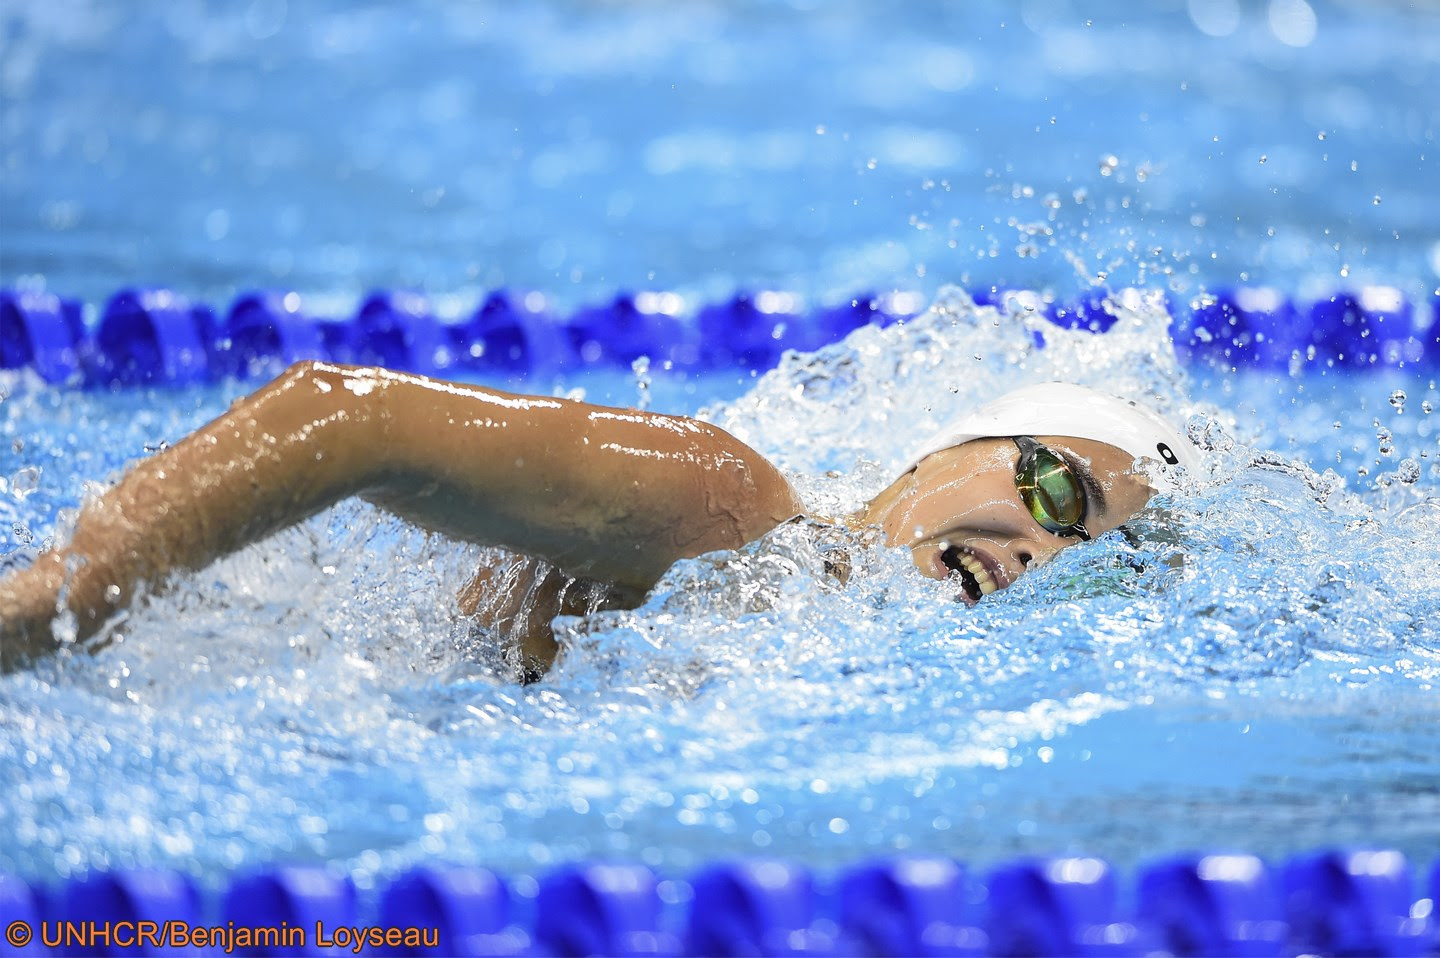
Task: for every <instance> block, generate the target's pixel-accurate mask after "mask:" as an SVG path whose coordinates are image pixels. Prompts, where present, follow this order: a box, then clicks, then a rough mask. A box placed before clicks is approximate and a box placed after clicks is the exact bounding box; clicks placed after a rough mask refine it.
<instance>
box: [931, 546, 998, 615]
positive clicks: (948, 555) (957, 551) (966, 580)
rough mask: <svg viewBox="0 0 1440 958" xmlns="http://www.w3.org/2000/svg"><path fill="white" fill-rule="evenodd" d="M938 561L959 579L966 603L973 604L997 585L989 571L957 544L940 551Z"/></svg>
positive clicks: (992, 590)
mask: <svg viewBox="0 0 1440 958" xmlns="http://www.w3.org/2000/svg"><path fill="white" fill-rule="evenodd" d="M940 561H941V562H943V563H944V564H945V568H947V569H949V570H950V572H951V574H952V575H954V576H957V577H958V578H959V580H960V588H961V589H962V590H963V592H962V598H963V599H964V600H965V602H966V604H967V605H974V604H975V603H976V602H979V601H980V599H981V597H983V596H987V595H989V594H990V593H992V592H994V591H995V590H996V589H997V588H998V586H997V585H996V584H995V579H994V577H993V576H991V575H990V571H989V570H988V569H986V568H985V566H984V565H983V564H982V563H981V562H980V560H979V559H977V558H975V557H974V556H973V555H971V554H970V553H968V552H966V551H965V550H964V549H962V548H960V547H959V546H951V547H950V548H948V549H946V550H945V551H944V552H942V553H940Z"/></svg>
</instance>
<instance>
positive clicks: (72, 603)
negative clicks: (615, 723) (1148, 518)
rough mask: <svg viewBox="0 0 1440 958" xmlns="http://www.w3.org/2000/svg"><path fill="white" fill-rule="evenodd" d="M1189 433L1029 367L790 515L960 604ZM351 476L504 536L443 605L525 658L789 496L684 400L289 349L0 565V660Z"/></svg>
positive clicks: (552, 647) (387, 503)
mask: <svg viewBox="0 0 1440 958" xmlns="http://www.w3.org/2000/svg"><path fill="white" fill-rule="evenodd" d="M1197 456H1198V452H1197V451H1196V449H1195V447H1194V446H1192V445H1190V444H1189V443H1188V442H1186V441H1185V440H1184V439H1183V438H1182V437H1181V436H1180V435H1179V434H1178V433H1176V432H1175V431H1174V429H1173V428H1171V427H1170V426H1169V425H1168V424H1167V423H1165V421H1164V420H1162V419H1161V418H1160V417H1159V416H1157V415H1155V414H1154V413H1152V412H1150V411H1149V410H1147V409H1145V408H1143V407H1141V406H1138V405H1136V404H1135V403H1133V402H1127V401H1124V400H1120V399H1116V398H1114V397H1112V396H1107V395H1105V394H1103V393H1099V392H1096V391H1094V390H1090V389H1086V388H1084V387H1080V386H1073V385H1067V384H1060V383H1049V384H1043V385H1040V386H1032V387H1028V388H1026V389H1020V390H1017V391H1015V392H1012V393H1009V394H1007V395H1005V396H1003V397H1001V398H1000V399H998V400H996V401H994V402H992V403H989V404H987V405H985V406H983V407H981V408H980V409H979V410H977V411H975V412H973V413H970V414H966V415H962V416H960V417H959V418H958V419H956V420H955V421H954V422H952V423H950V424H949V425H948V426H947V427H945V428H944V429H943V430H941V432H940V433H938V434H937V435H936V436H934V437H932V438H931V439H930V440H929V441H928V442H926V443H925V444H924V445H923V446H921V448H920V449H918V450H917V451H916V453H915V455H914V457H913V459H912V461H911V463H910V465H909V466H908V468H907V469H906V470H905V471H904V473H903V474H902V475H900V477H899V478H897V479H896V480H895V481H894V482H893V483H891V484H890V486H888V487H887V488H886V489H884V490H883V491H882V492H880V494H879V495H877V496H876V497H875V498H873V499H872V500H870V501H869V502H868V503H866V504H865V505H864V506H863V507H862V508H861V509H860V510H858V511H857V512H856V513H854V514H853V515H850V516H847V517H844V518H843V519H839V520H830V519H819V517H812V518H815V519H817V520H818V521H824V522H837V523H843V524H845V525H848V526H851V527H854V528H861V527H872V526H873V527H879V528H880V529H881V530H882V531H883V534H884V540H885V542H886V544H887V545H890V546H893V547H896V548H904V549H909V550H910V553H911V555H912V557H913V559H914V562H915V565H916V567H918V569H919V570H920V572H921V573H922V574H924V575H926V576H929V577H931V578H934V579H953V580H954V581H955V583H956V585H957V587H958V590H959V591H958V597H959V598H960V599H961V600H963V601H965V602H967V603H970V604H974V603H975V602H977V601H979V600H980V599H981V598H983V597H984V596H985V595H987V594H990V593H992V592H995V591H996V590H999V589H1004V588H1006V587H1007V586H1009V585H1010V584H1011V583H1012V582H1014V581H1015V579H1016V578H1017V577H1018V576H1020V575H1021V574H1022V573H1024V572H1025V570H1027V569H1029V568H1031V567H1033V566H1036V565H1039V564H1041V563H1044V562H1045V561H1046V560H1048V559H1049V558H1050V557H1051V556H1053V555H1054V554H1055V553H1057V552H1058V551H1060V550H1061V549H1064V548H1066V547H1067V546H1070V545H1074V544H1075V543H1077V542H1081V541H1084V540H1087V539H1092V538H1094V537H1096V536H1099V535H1102V534H1103V533H1105V532H1108V531H1110V530H1112V529H1115V528H1117V527H1118V526H1120V525H1121V524H1122V523H1124V522H1125V521H1127V520H1128V519H1130V518H1132V517H1133V516H1134V515H1135V514H1137V513H1138V512H1139V511H1140V510H1141V509H1142V508H1144V506H1145V504H1146V502H1147V501H1148V500H1149V498H1150V496H1151V494H1152V493H1153V492H1154V491H1155V490H1156V488H1157V487H1161V488H1163V487H1165V486H1166V484H1167V483H1168V482H1169V481H1170V480H1169V478H1168V472H1167V471H1165V470H1164V469H1161V470H1159V471H1155V470H1145V471H1142V470H1138V469H1137V468H1136V463H1137V460H1147V459H1148V460H1152V461H1153V462H1154V463H1156V464H1159V465H1162V466H1164V465H1177V464H1178V465H1181V466H1189V467H1193V466H1194V465H1195V464H1196V457H1197ZM1147 477H1148V481H1147ZM350 496H359V497H360V498H362V499H364V500H366V501H368V502H370V503H373V504H374V505H376V506H378V507H380V508H382V509H385V510H387V511H389V512H391V513H394V514H395V515H397V516H400V517H401V518H403V519H405V520H407V521H410V522H413V523H415V524H416V525H418V526H420V527H422V528H424V529H427V530H432V531H435V532H440V533H443V534H445V535H447V536H451V537H454V538H456V539H460V540H463V541H467V542H473V543H480V544H483V545H487V546H498V547H501V548H503V549H505V550H508V551H509V552H512V553H515V554H516V555H518V556H521V557H525V559H524V562H525V563H527V564H526V565H525V566H524V568H523V570H522V574H520V575H514V574H507V575H503V576H502V575H499V574H497V570H496V569H494V568H482V569H480V570H479V572H478V573H477V574H476V576H475V577H474V579H473V580H472V581H471V582H470V583H469V584H468V585H467V586H466V587H465V588H464V590H462V592H461V595H460V597H459V609H460V611H461V612H462V613H464V614H466V615H470V616H477V617H480V618H488V619H489V620H491V624H498V623H500V622H501V621H502V620H503V621H504V623H505V626H506V628H505V631H506V634H507V635H508V636H509V637H510V641H512V642H513V643H514V644H515V645H516V647H517V649H518V654H519V658H520V660H521V661H522V662H523V663H524V665H523V671H524V673H525V675H527V676H528V677H535V676H538V675H540V674H543V672H544V670H545V669H546V668H548V666H549V665H550V664H551V662H552V661H553V660H554V658H555V655H556V651H557V649H556V644H555V641H554V637H553V633H552V631H551V620H552V619H553V618H554V617H555V616H557V615H561V614H577V613H579V612H582V611H584V608H585V603H586V601H587V600H586V598H585V597H586V596H589V597H590V599H589V602H590V606H589V607H591V608H594V607H597V603H596V602H595V601H594V598H593V597H594V596H595V595H597V594H599V595H601V596H602V599H601V601H600V602H599V603H598V606H599V607H604V608H626V607H634V606H636V605H638V604H639V603H640V601H641V600H642V598H643V597H644V595H645V593H646V592H647V591H648V590H649V589H650V588H651V587H652V586H653V585H654V584H655V583H656V582H657V581H658V580H659V579H660V577H661V575H663V574H664V573H665V571H666V570H667V569H668V568H669V567H670V566H671V565H672V564H673V563H675V562H676V561H678V560H680V559H684V558H689V557H693V556H698V555H701V554H702V553H706V552H713V551H716V550H728V549H737V548H739V547H741V546H743V545H745V544H746V543H748V542H751V541H752V540H754V539H757V538H759V537H760V536H762V535H764V534H765V533H766V532H768V531H770V530H771V529H773V528H775V527H776V526H777V525H779V524H781V523H783V522H786V521H788V520H790V519H792V518H795V517H797V516H802V515H805V514H806V509H805V504H804V503H803V502H801V501H800V498H799V496H798V495H797V494H796V493H795V490H794V489H793V488H792V487H791V485H790V483H789V482H788V481H787V480H786V478H785V476H784V475H782V474H781V472H780V471H779V470H778V469H777V468H776V467H775V466H774V465H772V464H771V463H770V462H769V461H767V460H766V459H765V458H764V457H763V456H761V455H760V454H759V453H757V452H756V451H755V450H753V449H751V448H750V447H748V446H746V445H745V444H744V443H742V442H740V441H739V440H738V439H736V438H735V437H734V436H731V435H729V434H728V433H726V432H725V431H724V430H721V429H719V428H718V427H716V426H712V425H709V424H707V423H704V422H700V421H698V420H694V419H689V418H686V417H683V416H667V415H662V414H658V413H652V412H642V411H637V410H632V409H610V408H604V407H600V406H594V405H590V404H587V403H583V402H576V401H573V400H566V399H547V398H541V397H533V396H520V395H513V394H508V393H504V392H499V391H496V390H492V389H486V388H484V387H480V386H471V385H464V384H460V383H453V382H445V381H442V380H438V379H431V378H427V377H424V376H419V375H412V374H408V373H400V372H394V371H391V370H387V369H378V368H362V367H348V366H339V365H334V364H330V363H321V362H303V363H297V364H296V365H294V366H292V367H291V368H290V369H288V370H287V371H286V372H285V373H284V374H282V375H281V376H280V377H279V378H277V379H275V380H274V381H272V382H271V383H269V384H268V385H266V386H264V387H262V388H261V389H259V390H258V391H257V392H255V393H254V394H252V395H250V396H249V397H247V398H244V399H242V400H239V401H237V402H236V403H234V404H233V405H232V406H231V408H230V409H229V411H227V412H226V413H224V414H223V415H221V416H220V417H219V418H217V419H216V420H214V421H213V422H211V423H209V424H208V425H206V426H204V427H202V428H200V429H198V430H197V431H195V432H194V433H192V434H190V435H189V436H186V437H185V438H184V439H182V440H180V441H179V442H177V443H175V444H174V445H173V446H170V447H168V448H166V449H165V450H163V451H162V452H160V453H158V454H156V455H154V456H151V457H150V458H148V459H145V460H143V461H142V462H140V463H139V464H138V465H136V466H134V467H133V468H132V469H130V471H129V472H128V473H126V474H125V476H124V477H123V478H122V479H121V480H120V481H119V482H118V483H117V484H116V485H115V486H114V487H113V488H111V489H110V490H109V491H107V492H105V493H104V494H103V495H101V496H99V497H98V498H96V499H93V500H91V501H89V502H87V503H85V504H84V506H83V507H82V508H81V510H80V513H79V515H78V517H77V519H76V522H75V526H74V531H73V533H72V535H71V536H70V540H69V542H68V543H66V544H64V545H59V546H56V547H54V548H52V549H50V550H48V551H46V552H44V553H42V554H41V555H40V556H39V557H38V558H37V559H36V561H35V563H34V564H33V565H31V566H30V567H28V568H25V569H22V570H19V571H16V572H13V573H11V574H10V575H8V576H6V577H5V578H4V579H0V669H3V670H7V671H8V670H12V669H14V668H17V667H19V666H20V665H22V664H24V663H25V662H27V661H30V660H33V659H34V658H36V657H37V656H40V655H44V654H46V653H48V652H51V651H53V650H54V649H55V648H57V646H58V642H57V640H56V638H55V637H54V634H53V632H54V630H53V628H52V625H53V622H54V620H55V619H56V618H57V616H59V615H60V614H61V613H62V612H65V611H68V612H69V613H72V614H73V615H74V617H75V621H76V625H77V628H78V637H79V638H82V639H83V638H87V637H90V636H92V635H94V634H95V633H97V632H98V631H100V630H101V628H102V627H103V626H104V624H105V623H106V621H107V620H108V619H109V618H110V617H111V616H113V615H114V614H115V613H116V612H117V611H119V610H121V609H122V608H124V607H125V606H126V605H127V604H128V603H129V602H131V601H132V599H133V598H134V597H135V596H136V595H137V594H138V593H140V592H141V591H142V590H143V589H145V588H147V587H155V586H158V585H161V584H163V582H164V581H165V579H166V578H167V577H168V576H169V575H171V574H172V573H173V572H177V571H184V570H198V569H201V568H203V567H205V566H206V565H208V564H209V563H211V562H212V561H214V560H215V559H217V558H219V557H221V556H223V555H226V554H228V553H231V552H234V551H235V550H237V549H240V548H242V547H244V546H246V545H248V544H250V543H252V542H255V541H256V540H258V539H261V538H263V537H264V536H266V535H269V534H270V533H273V532H276V531H278V530H280V529H282V528H285V527H286V526H290V525H293V524H294V523H297V522H300V521H301V520H303V519H305V518H307V517H309V516H312V515H314V514H315V513H317V512H319V511H320V510H322V509H324V508H326V507H328V506H330V505H333V504H334V503H336V502H338V501H340V500H342V499H345V498H347V497H350ZM577 585H578V586H579V587H577ZM517 620H518V621H517ZM482 624H483V623H482Z"/></svg>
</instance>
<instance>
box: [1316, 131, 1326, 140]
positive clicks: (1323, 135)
mask: <svg viewBox="0 0 1440 958" xmlns="http://www.w3.org/2000/svg"><path fill="white" fill-rule="evenodd" d="M1317 139H1321V140H1323V139H1325V131H1324V130H1321V131H1320V132H1319V134H1318V135H1317Z"/></svg>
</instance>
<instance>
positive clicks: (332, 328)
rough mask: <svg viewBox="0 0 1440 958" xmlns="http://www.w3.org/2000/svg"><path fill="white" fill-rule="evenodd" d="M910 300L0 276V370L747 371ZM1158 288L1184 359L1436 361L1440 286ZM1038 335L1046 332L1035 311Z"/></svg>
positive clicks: (978, 297)
mask: <svg viewBox="0 0 1440 958" xmlns="http://www.w3.org/2000/svg"><path fill="white" fill-rule="evenodd" d="M973 298H974V300H975V302H976V303H977V304H979V305H984V306H992V307H994V308H995V309H997V310H1000V311H1001V312H1006V313H1012V314H1016V315H1032V316H1039V317H1042V318H1044V319H1045V320H1047V321H1048V322H1049V323H1051V324H1053V325H1054V326H1056V327H1059V328H1062V329H1068V330H1085V331H1088V332H1092V333H1095V334H1100V335H1103V334H1104V333H1105V332H1106V331H1107V330H1109V329H1110V328H1111V327H1113V326H1114V324H1115V322H1116V321H1117V319H1118V318H1119V316H1120V315H1121V312H1122V309H1121V308H1120V307H1119V306H1117V299H1116V298H1115V297H1113V296H1110V295H1107V294H1106V293H1104V292H1103V291H1099V290H1096V291H1092V292H1089V293H1086V294H1084V295H1082V296H1080V297H1079V298H1077V299H1075V300H1072V301H1058V300H1054V299H1053V298H1050V297H1047V296H1046V295H1045V294H1043V293H1037V292H1033V291H1025V290H1009V289H1003V288H998V287H992V288H989V289H980V290H977V291H975V292H974V293H973ZM1121 299H1122V300H1123V295H1122V296H1121ZM916 300H917V297H914V296H910V295H903V294H902V295H891V296H876V295H872V294H861V295H858V296H855V297H852V298H851V299H850V300H848V301H844V302H842V303H840V304H838V305H820V306H817V307H813V308H806V307H805V306H804V304H802V303H801V301H800V299H799V298H798V297H796V296H794V295H793V294H789V293H783V292H775V291H762V292H756V293H740V294H737V295H736V296H734V297H732V298H731V299H729V300H726V301H723V302H718V303H710V304H705V305H701V306H700V307H699V308H697V309H693V310H692V309H687V306H686V304H685V302H684V300H683V299H682V298H681V297H680V296H679V295H677V294H675V293H663V292H660V293H656V292H647V293H637V294H634V295H630V294H622V295H619V296H617V297H615V299H614V300H612V301H610V302H608V303H603V304H599V305H595V306H589V307H584V308H581V309H579V310H576V311H575V312H574V313H572V314H571V315H570V316H568V317H561V316H559V315H557V314H556V313H555V312H554V311H553V310H552V309H551V307H550V305H549V303H548V301H547V300H546V298H545V297H544V296H543V295H542V294H539V293H535V292H529V293H521V292H513V291H505V290H501V291H497V292H495V293H493V294H491V295H490V296H489V297H488V298H486V299H485V301H484V302H483V303H481V304H480V306H479V307H478V308H477V309H476V310H475V312H474V313H473V314H471V315H470V316H468V317H465V318H463V319H460V320H442V319H440V318H438V317H437V316H436V314H435V311H434V309H433V308H432V306H431V304H430V302H429V300H428V299H426V297H424V296H423V295H421V294H418V293H414V292H406V291H382V292H377V293H374V294H372V295H370V296H368V297H367V298H366V299H365V300H364V301H363V302H362V303H361V304H360V306H359V308H358V309H357V310H356V312H355V314H354V315H353V316H351V317H348V318H334V317H328V318H327V317H319V316H314V315H311V314H310V313H309V312H308V311H307V309H306V305H305V303H304V301H303V300H302V298H301V297H300V296H299V295H298V294H296V293H292V292H255V293H246V294H244V295H242V296H240V297H238V298H237V299H236V300H235V302H234V303H233V304H232V305H231V307H230V309H229V311H228V312H227V313H226V314H225V318H224V319H223V320H217V318H216V314H215V312H214V311H213V310H211V309H210V308H209V307H208V306H205V305H203V304H194V303H191V302H189V301H188V300H186V299H185V298H184V297H183V296H180V295H178V294H176V293H174V292H172V291H170V290H165V289H126V290H121V291H120V292H118V293H116V294H115V295H114V296H113V297H111V299H110V301H109V302H108V303H107V304H106V305H105V307H104V309H103V310H101V311H100V313H99V315H98V319H97V321H96V322H95V324H94V328H93V329H90V328H87V325H86V323H85V322H84V320H83V308H82V307H81V305H80V304H79V303H76V302H74V301H72V300H66V299H64V298H62V297H58V296H55V295H53V294H50V293H46V292H33V291H7V290H0V369H16V368H22V367H29V368H32V369H33V370H35V372H36V373H38V374H39V375H40V377H41V378H42V379H44V380H46V381H47V382H52V383H69V384H89V385H100V386H115V385H130V384H143V383H174V384H177V385H183V384H187V383H194V382H201V381H204V380H207V379H214V378H219V377H227V376H228V377H255V376H260V375H266V374H273V373H274V372H276V371H278V370H279V369H281V368H283V367H284V366H285V365H286V364H288V363H291V362H294V361H296V360H299V359H329V360H334V361H336V362H347V363H376V364H380V365H384V366H389V367H392V368H396V369H404V370H410V371H413V372H423V373H431V374H437V373H438V374H442V375H443V374H445V373H447V372H451V371H464V370H473V371H481V372H489V373H500V374H503V375H510V376H517V377H524V376H533V375H540V376H544V375H550V374H553V373H555V372H558V371H561V370H564V369H569V368H576V367H586V366H594V365H597V364H599V365H610V366H619V367H621V368H624V367H626V366H629V365H630V364H632V363H633V362H634V361H635V360H637V359H638V358H640V357H641V356H647V357H649V359H650V362H651V365H652V366H663V367H678V368H681V369H728V368H741V369H754V370H760V369H766V368H769V367H770V366H773V365H774V364H775V363H776V362H777V361H778V360H779V358H780V356H781V354H782V353H783V352H784V351H785V350H787V349H798V350H813V349H818V348H820V347H821V346H824V345H825V344H827V343H831V342H834V341H836V340H839V339H841V338H842V337H844V336H845V335H846V334H848V333H850V332H851V331H853V330H855V329H858V328H859V327H861V326H865V325H867V324H875V325H881V326H883V325H887V324H889V323H892V322H895V321H897V320H903V319H906V318H909V317H911V316H912V315H913V314H914V311H913V309H912V308H910V306H909V305H908V304H909V303H910V302H912V301H916ZM1165 302H1166V305H1167V307H1168V308H1169V310H1170V313H1171V315H1172V316H1174V317H1175V319H1174V321H1173V323H1172V327H1171V335H1172V337H1173V339H1174V342H1175V344H1176V347H1177V349H1178V351H1179V352H1180V353H1181V355H1182V356H1184V357H1185V358H1187V359H1189V360H1190V361H1193V362H1201V363H1209V364H1223V365H1227V366H1232V367H1237V368H1239V367H1249V368H1260V369H1268V370H1281V371H1290V372H1292V373H1293V372H1299V371H1301V370H1309V369H1317V368H1318V369H1321V370H1324V369H1330V368H1338V369H1351V370H1353V369H1364V368H1369V367H1374V366H1382V367H1393V366H1420V367H1423V368H1426V369H1436V368H1440V292H1436V293H1435V294H1433V295H1432V296H1431V297H1430V301H1429V302H1427V303H1423V304H1419V305H1417V304H1416V303H1413V302H1411V301H1410V300H1408V299H1407V298H1406V297H1405V296H1404V295H1403V294H1402V292H1401V291H1400V290H1398V289H1395V288H1393V287H1386V286H1371V287H1364V288H1362V289H1359V290H1355V291H1337V292H1335V293H1332V294H1331V295H1329V296H1325V297H1322V298H1320V299H1317V300H1313V301H1308V302H1306V301H1300V300H1297V299H1293V298H1290V297H1286V296H1284V295H1282V294H1281V293H1279V292H1278V291H1276V290H1273V289H1268V288H1251V287H1246V288H1238V289H1232V290H1224V291H1221V292H1219V293H1218V294H1216V295H1214V296H1207V297H1205V298H1203V299H1201V300H1198V301H1197V302H1196V303H1195V304H1193V309H1191V310H1189V311H1188V312H1187V311H1185V310H1184V309H1183V308H1181V307H1180V305H1179V304H1175V303H1172V302H1170V301H1169V300H1168V299H1167V300H1166V301H1165ZM1035 341H1036V344H1037V346H1040V347H1041V348H1043V347H1044V345H1045V334H1044V332H1043V331H1042V330H1041V329H1039V328H1037V329H1036V331H1035Z"/></svg>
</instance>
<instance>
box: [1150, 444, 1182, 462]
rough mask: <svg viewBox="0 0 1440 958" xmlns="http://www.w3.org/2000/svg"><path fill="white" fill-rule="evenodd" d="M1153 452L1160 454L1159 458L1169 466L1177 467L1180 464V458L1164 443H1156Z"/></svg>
mask: <svg viewBox="0 0 1440 958" xmlns="http://www.w3.org/2000/svg"><path fill="white" fill-rule="evenodd" d="M1155 451H1156V452H1158V453H1160V458H1161V459H1164V460H1165V461H1166V462H1167V463H1169V464H1170V465H1172V466H1177V465H1179V464H1180V457H1179V456H1177V455H1175V451H1174V450H1173V449H1171V448H1170V447H1169V446H1167V445H1165V443H1163V442H1157V443H1156V444H1155Z"/></svg>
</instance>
